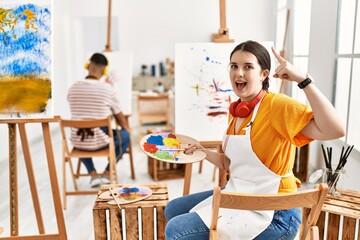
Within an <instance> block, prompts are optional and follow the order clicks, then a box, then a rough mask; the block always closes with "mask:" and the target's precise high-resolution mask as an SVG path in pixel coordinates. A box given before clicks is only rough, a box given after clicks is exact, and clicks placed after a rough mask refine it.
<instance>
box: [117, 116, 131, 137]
mask: <svg viewBox="0 0 360 240" xmlns="http://www.w3.org/2000/svg"><path fill="white" fill-rule="evenodd" d="M114 117H115V120H116V123H117V124H119V125H120V127H121V128H123V129H124V130H126V131H128V132H130V126H129V124H128V121H127V119H126V117H125V115H124V114H123V113H122V112H119V113H118V114H114Z"/></svg>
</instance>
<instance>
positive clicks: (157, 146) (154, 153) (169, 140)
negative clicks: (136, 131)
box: [140, 133, 206, 164]
mask: <svg viewBox="0 0 360 240" xmlns="http://www.w3.org/2000/svg"><path fill="white" fill-rule="evenodd" d="M196 142H197V141H196V140H195V139H193V138H191V137H188V136H185V135H181V134H175V133H153V134H148V135H146V136H144V137H143V138H142V139H141V140H140V148H141V150H142V151H143V152H144V153H145V154H146V155H148V156H150V157H152V158H154V159H157V160H160V161H165V162H171V163H179V164H186V163H194V162H198V161H201V160H203V159H204V158H205V157H206V154H205V153H204V152H203V151H201V150H195V151H194V152H193V153H192V154H185V153H184V149H185V148H186V147H188V146H189V144H193V143H196Z"/></svg>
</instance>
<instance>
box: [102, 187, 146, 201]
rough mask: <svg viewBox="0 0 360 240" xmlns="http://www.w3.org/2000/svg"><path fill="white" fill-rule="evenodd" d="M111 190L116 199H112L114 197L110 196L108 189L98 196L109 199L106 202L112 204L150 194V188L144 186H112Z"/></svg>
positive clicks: (135, 199) (139, 199)
mask: <svg viewBox="0 0 360 240" xmlns="http://www.w3.org/2000/svg"><path fill="white" fill-rule="evenodd" d="M111 190H112V192H113V194H114V196H115V197H116V198H117V201H115V200H114V197H113V196H112V194H111V192H110V190H107V191H105V192H102V193H101V194H100V195H99V198H100V199H104V200H109V201H108V202H107V203H108V204H112V205H116V204H128V203H132V202H137V201H141V200H143V199H145V198H148V197H150V196H151V195H152V190H151V189H150V188H148V187H144V186H126V187H117V188H112V189H111Z"/></svg>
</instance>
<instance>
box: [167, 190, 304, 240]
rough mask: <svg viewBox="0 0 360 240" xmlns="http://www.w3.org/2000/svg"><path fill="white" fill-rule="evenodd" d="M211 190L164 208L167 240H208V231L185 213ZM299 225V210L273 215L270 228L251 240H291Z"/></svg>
mask: <svg viewBox="0 0 360 240" xmlns="http://www.w3.org/2000/svg"><path fill="white" fill-rule="evenodd" d="M212 194H213V190H210V191H205V192H200V193H194V194H190V195H188V196H184V197H179V198H176V199H174V200H172V201H170V202H169V203H168V205H167V206H166V208H165V217H166V219H167V221H168V223H167V225H166V229H165V236H166V239H167V240H175V239H181V240H190V239H194V240H195V239H196V240H201V239H204V240H205V239H206V240H207V239H209V228H208V227H207V226H206V225H205V223H204V222H203V221H202V220H201V218H200V217H199V215H198V214H197V213H195V212H192V213H189V210H190V209H192V208H193V207H194V206H195V205H196V204H198V203H199V202H201V201H202V200H204V199H206V198H208V197H209V196H212ZM300 225H301V209H300V208H293V209H288V210H281V211H275V212H274V218H273V220H272V222H271V224H270V225H269V226H268V227H267V228H266V229H265V230H264V231H263V232H262V233H261V234H260V235H258V236H257V237H256V238H255V239H256V240H271V239H282V240H285V239H294V238H295V236H296V234H297V232H298V230H299V228H300Z"/></svg>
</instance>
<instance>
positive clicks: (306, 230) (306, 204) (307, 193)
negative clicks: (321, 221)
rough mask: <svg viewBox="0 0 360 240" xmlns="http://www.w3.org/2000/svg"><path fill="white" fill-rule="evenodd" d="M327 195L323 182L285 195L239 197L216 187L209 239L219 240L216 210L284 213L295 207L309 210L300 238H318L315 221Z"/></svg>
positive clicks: (240, 195) (237, 194)
mask: <svg viewBox="0 0 360 240" xmlns="http://www.w3.org/2000/svg"><path fill="white" fill-rule="evenodd" d="M327 192H328V186H327V184H326V183H321V184H320V185H319V186H317V187H316V188H314V189H309V190H301V191H298V192H294V193H288V194H242V193H232V192H222V191H221V190H220V187H215V188H214V198H213V204H212V219H211V226H210V238H209V239H219V236H218V231H217V220H218V215H219V208H231V209H242V210H259V211H260V210H285V209H290V208H298V207H301V208H310V209H311V210H310V212H309V215H308V218H307V221H306V222H303V223H302V224H303V225H304V226H302V233H301V234H302V235H301V236H300V239H301V240H304V239H307V237H308V235H309V234H310V239H314V240H315V239H319V230H318V227H317V226H316V222H317V220H318V218H319V215H320V213H321V209H322V206H323V204H324V200H325V197H326V194H327Z"/></svg>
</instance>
